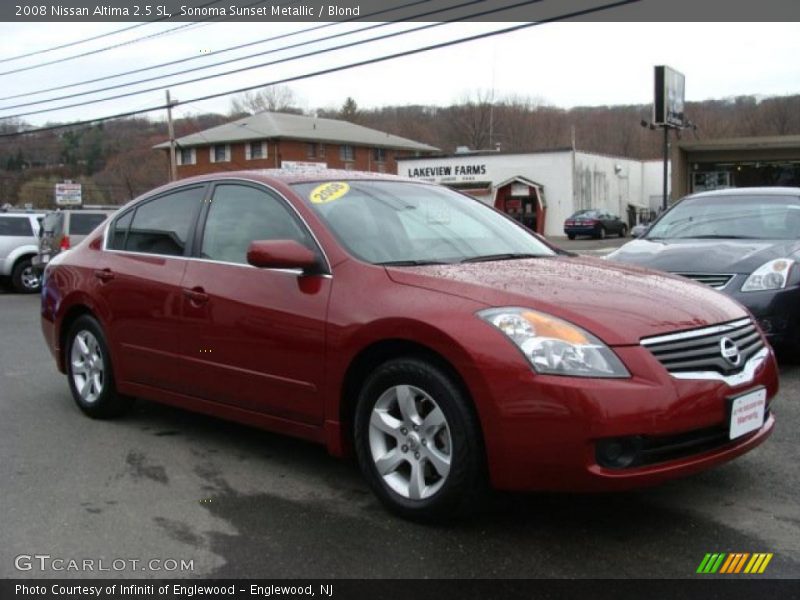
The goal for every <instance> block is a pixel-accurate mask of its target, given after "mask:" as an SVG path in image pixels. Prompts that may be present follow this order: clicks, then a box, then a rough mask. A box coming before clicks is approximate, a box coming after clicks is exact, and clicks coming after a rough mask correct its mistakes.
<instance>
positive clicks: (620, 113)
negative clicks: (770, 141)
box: [0, 87, 800, 208]
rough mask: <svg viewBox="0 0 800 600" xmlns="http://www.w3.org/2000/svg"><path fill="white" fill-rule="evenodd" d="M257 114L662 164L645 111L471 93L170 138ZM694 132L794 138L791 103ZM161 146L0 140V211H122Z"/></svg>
mask: <svg viewBox="0 0 800 600" xmlns="http://www.w3.org/2000/svg"><path fill="white" fill-rule="evenodd" d="M260 110H277V111H283V112H292V113H296V114H302V113H306V114H309V113H310V114H316V115H318V116H320V117H330V118H338V119H344V120H347V121H351V122H354V123H358V124H361V125H365V126H367V127H372V128H375V129H379V130H381V131H386V132H389V133H393V134H396V135H400V136H403V137H406V138H410V139H413V140H417V141H420V142H424V143H426V144H430V145H433V146H436V147H438V148H441V149H442V151H443V152H445V153H449V152H453V151H454V150H455V149H456V148H457V147H459V146H467V147H469V148H470V149H472V150H497V149H499V150H501V151H503V152H525V151H535V150H546V149H553V148H567V147H570V146H571V145H572V143H573V141H574V143H575V147H576V148H578V149H580V150H585V151H590V152H598V153H602V154H611V155H617V156H626V157H632V158H640V159H649V158H658V157H660V156H661V151H662V150H661V144H662V138H661V135H659V133H658V132H655V131H651V130H650V129H647V128H645V127H642V125H641V122H642V121H647V120H648V119H649V118H650V112H651V107H650V106H649V105H633V106H594V107H576V108H571V109H563V108H558V107H555V106H550V105H547V104H545V103H543V102H541V101H538V100H536V99H533V98H523V97H506V98H499V99H498V98H494V99H492V98H491V96H490V95H489V94H487V93H485V92H474V93H473V94H471V95H469V96H467V97H464V98H462V99H461V100H460V101H459V102H457V103H454V104H453V105H451V106H446V107H438V106H417V105H412V106H387V107H381V108H369V109H364V108H360V107H359V106H358V104H357V98H353V97H349V98H347V100H346V101H345V102H344V103H343V105H342V106H341V107H340V108H338V109H337V108H327V109H317V110H313V111H308V110H305V111H304V110H303V109H302V108H300V107H299V106H298V101H297V98H296V96H295V94H294V93H293V92H292V90H291V89H289V88H285V87H283V88H281V87H279V88H277V89H276V88H268V89H265V90H262V91H260V92H254V93H252V92H251V93H249V94H247V95H242V96H239V97H235V98H233V99H232V101H231V110H230V113H229V114H227V115H220V114H203V115H197V116H193V117H190V118H182V119H177V120H176V121H175V130H176V135H177V136H178V137H180V136H183V135H187V134H189V133H193V132H196V131H201V130H203V129H206V128H209V127H213V126H215V125H219V124H221V123H224V122H226V121H229V120H231V119H233V118H238V117H241V116H243V115H246V114H252V113H253V112H258V111H260ZM686 115H687V116H688V118H689V119H690V120H691V121H692V122H693V123H694V125H695V128H693V129H686V130H684V131H683V132H681V136H682V137H683V138H684V139H687V138H688V139H694V138H696V139H710V138H720V137H740V136H762V135H789V134H800V95H795V96H784V97H770V98H757V97H755V96H741V97H737V98H729V99H723V100H707V101H703V102H690V103H687V104H686ZM26 129H29V127H28V126H27V125H26V124H25V123H24V122H20V121H8V120H6V121H0V133H14V132H20V131H24V130H26ZM166 138H167V132H166V125H165V123H164V122H163V121H161V120H158V121H156V120H151V119H147V118H130V119H120V120H116V121H110V122H107V123H102V124H98V125H95V126H91V127H85V126H84V127H80V128H74V129H64V130H56V131H50V132H42V133H35V134H26V135H21V136H17V137H6V138H0V205H2V204H4V203H6V202H9V203H11V204H17V205H19V206H22V205H24V204H25V203H31V204H33V205H34V206H35V207H39V208H50V207H52V205H53V184H54V183H55V182H56V181H61V180H63V179H72V180H74V181H79V182H81V183H82V184H83V185H84V194H85V200H84V202H86V203H103V204H121V203H124V202H126V201H128V200H130V199H131V198H134V197H135V196H137V195H138V194H141V193H143V192H145V191H147V190H149V189H151V188H153V187H155V186H157V185H160V184H162V183H165V182H166V181H167V177H168V167H167V162H166V158H165V154H164V153H163V152H161V151H157V150H154V149H153V146H154V145H155V144H158V143H160V142H163V141H164V140H165V139H166Z"/></svg>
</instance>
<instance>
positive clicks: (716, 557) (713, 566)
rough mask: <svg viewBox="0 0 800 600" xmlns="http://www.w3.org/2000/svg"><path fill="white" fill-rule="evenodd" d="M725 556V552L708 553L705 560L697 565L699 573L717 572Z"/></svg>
mask: <svg viewBox="0 0 800 600" xmlns="http://www.w3.org/2000/svg"><path fill="white" fill-rule="evenodd" d="M724 558H725V553H724V552H722V553H714V554H706V556H705V558H703V562H701V563H700V566H699V567H697V572H698V573H716V572H717V570H718V569H719V567H720V565H721V564H722V561H723V559H724Z"/></svg>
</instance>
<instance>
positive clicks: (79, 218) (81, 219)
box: [69, 213, 108, 235]
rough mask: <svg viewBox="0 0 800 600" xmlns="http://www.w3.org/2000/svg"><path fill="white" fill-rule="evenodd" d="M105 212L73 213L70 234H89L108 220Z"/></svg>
mask: <svg viewBox="0 0 800 600" xmlns="http://www.w3.org/2000/svg"><path fill="white" fill-rule="evenodd" d="M107 217H108V215H106V214H104V213H72V214H70V216H69V233H70V235H87V234H89V233H91V232H92V231H94V228H95V227H97V226H98V225H100V223H102V222H103V221H105V220H106V218H107Z"/></svg>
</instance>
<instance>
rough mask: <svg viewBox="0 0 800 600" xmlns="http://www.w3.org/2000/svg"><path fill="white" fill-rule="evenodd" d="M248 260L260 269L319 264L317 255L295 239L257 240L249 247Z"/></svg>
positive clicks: (290, 267)
mask: <svg viewBox="0 0 800 600" xmlns="http://www.w3.org/2000/svg"><path fill="white" fill-rule="evenodd" d="M247 262H248V263H249V264H251V265H253V266H254V267H258V268H260V269H302V270H303V271H304V272H305V271H309V270H312V269H313V268H314V267H317V266H318V265H319V261H318V260H317V255H316V254H315V253H314V252H312V251H311V250H309V249H308V248H306V247H305V246H303V245H302V244H300V243H298V242H295V241H294V240H257V241H255V242H251V243H250V245H249V246H248V247H247Z"/></svg>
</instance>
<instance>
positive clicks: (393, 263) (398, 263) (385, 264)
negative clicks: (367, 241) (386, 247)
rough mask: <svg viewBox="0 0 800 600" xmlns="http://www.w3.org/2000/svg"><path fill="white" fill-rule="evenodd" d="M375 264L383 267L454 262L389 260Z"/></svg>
mask: <svg viewBox="0 0 800 600" xmlns="http://www.w3.org/2000/svg"><path fill="white" fill-rule="evenodd" d="M375 264H376V265H380V266H382V267H420V266H424V265H450V264H453V263H448V262H443V261H437V260H387V261H384V262H377V263H375Z"/></svg>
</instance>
